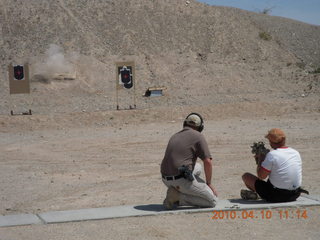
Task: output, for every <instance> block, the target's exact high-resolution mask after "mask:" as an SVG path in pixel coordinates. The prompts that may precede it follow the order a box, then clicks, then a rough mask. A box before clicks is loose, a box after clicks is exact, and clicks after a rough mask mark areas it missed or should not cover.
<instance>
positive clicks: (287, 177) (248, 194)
mask: <svg viewBox="0 0 320 240" xmlns="http://www.w3.org/2000/svg"><path fill="white" fill-rule="evenodd" d="M265 137H266V138H267V139H268V140H269V144H270V146H271V148H272V149H273V150H272V151H270V152H269V153H267V155H266V156H257V155H256V156H255V158H257V159H258V166H257V176H255V175H253V174H251V173H245V174H243V176H242V180H243V182H244V183H245V185H246V186H247V187H248V188H249V189H250V190H251V191H248V190H241V197H242V198H243V199H257V198H258V195H259V196H260V197H261V198H262V199H264V200H266V201H268V202H290V201H295V200H296V199H297V198H298V197H299V196H300V194H301V192H304V193H308V192H307V191H305V190H303V189H301V183H302V162H301V156H300V154H299V152H298V151H296V150H294V149H293V148H290V147H287V146H286V136H285V133H284V132H283V131H282V130H281V129H279V128H273V129H271V130H270V131H269V132H268V134H267V135H266V136H265ZM267 177H268V180H267V181H264V179H266V178H267Z"/></svg>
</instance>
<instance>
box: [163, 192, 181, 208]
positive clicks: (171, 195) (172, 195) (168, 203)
mask: <svg viewBox="0 0 320 240" xmlns="http://www.w3.org/2000/svg"><path fill="white" fill-rule="evenodd" d="M179 195H180V194H179V192H178V191H177V190H176V189H175V188H174V187H169V188H168V190H167V197H166V199H165V200H164V201H163V206H164V207H165V209H167V210H172V209H173V207H174V206H175V204H177V202H179Z"/></svg>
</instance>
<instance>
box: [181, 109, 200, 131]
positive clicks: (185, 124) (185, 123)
mask: <svg viewBox="0 0 320 240" xmlns="http://www.w3.org/2000/svg"><path fill="white" fill-rule="evenodd" d="M191 115H196V116H198V117H199V118H200V120H201V123H200V126H197V131H198V132H202V130H203V129H204V125H203V123H204V122H203V118H202V117H201V115H200V114H199V113H190V114H189V115H188V116H187V117H186V119H185V120H184V122H183V127H185V126H187V125H188V123H187V121H186V120H187V119H188V117H189V116H191Z"/></svg>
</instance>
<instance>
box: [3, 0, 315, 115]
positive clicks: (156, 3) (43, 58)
mask: <svg viewBox="0 0 320 240" xmlns="http://www.w3.org/2000/svg"><path fill="white" fill-rule="evenodd" d="M0 28H1V36H0V56H1V70H2V74H1V78H0V83H1V86H3V87H2V88H1V90H0V97H1V99H3V101H1V103H0V106H1V110H0V113H1V114H6V113H8V110H9V109H18V108H19V107H20V108H21V107H25V106H30V108H32V109H33V110H34V111H35V112H38V113H48V112H78V111H100V110H109V109H115V106H116V104H117V101H118V103H119V105H120V106H121V107H123V108H127V107H128V106H129V105H132V104H136V105H137V107H138V108H150V107H157V106H158V107H160V106H161V107H171V106H186V105H189V106H203V105H212V104H223V103H233V102H246V101H249V102H265V101H269V99H270V98H271V99H273V100H275V99H283V98H295V97H297V96H301V95H310V96H311V95H312V94H314V96H317V95H318V93H319V76H318V75H317V74H308V71H312V70H313V69H316V68H317V67H320V45H319V41H318V40H319V39H320V27H319V26H312V25H307V24H303V23H300V22H296V21H292V20H288V19H283V18H277V17H271V16H266V15H263V14H256V13H251V12H247V11H242V10H239V9H235V8H226V7H214V6H208V5H206V4H202V3H199V2H197V1H184V0H161V1H160V0H152V1H150V0H121V1H119V0H68V1H66V0H58V1H41V0H28V1H23V0H15V1H12V0H0ZM117 61H134V62H135V65H136V79H135V80H136V84H135V91H134V92H133V89H131V90H130V91H127V90H121V91H119V94H118V98H117V93H116V89H115V86H116V81H115V79H116V73H115V69H116V68H115V62H117ZM11 62H13V63H20V64H21V63H24V62H29V64H30V68H31V94H30V96H27V97H24V96H20V95H19V96H17V95H11V96H9V84H8V79H7V66H8V64H9V63H11ZM66 69H67V70H66ZM65 71H69V72H71V73H73V72H75V73H76V79H75V80H71V81H70V80H67V81H66V80H54V79H53V75H54V74H59V73H61V72H65ZM153 86H164V87H166V90H165V96H164V97H160V98H146V97H142V95H143V94H144V92H145V90H146V89H147V88H148V87H153Z"/></svg>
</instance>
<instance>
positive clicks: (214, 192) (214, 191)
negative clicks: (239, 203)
mask: <svg viewBox="0 0 320 240" xmlns="http://www.w3.org/2000/svg"><path fill="white" fill-rule="evenodd" d="M207 185H208V187H209V188H210V189H211V190H212V192H213V194H214V195H216V197H218V192H217V190H216V189H215V188H214V187H213V186H212V184H207Z"/></svg>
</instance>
